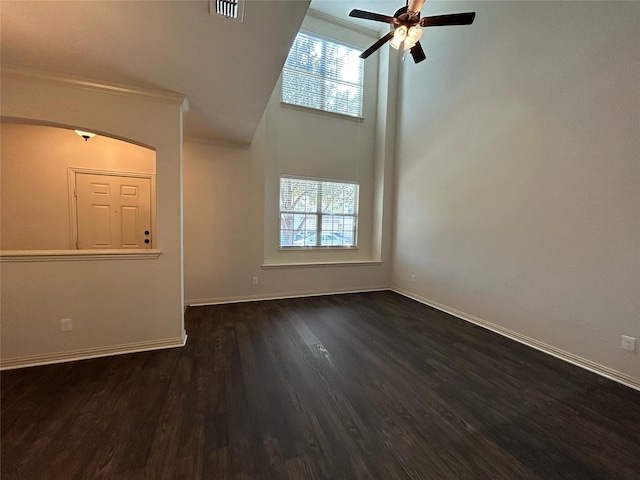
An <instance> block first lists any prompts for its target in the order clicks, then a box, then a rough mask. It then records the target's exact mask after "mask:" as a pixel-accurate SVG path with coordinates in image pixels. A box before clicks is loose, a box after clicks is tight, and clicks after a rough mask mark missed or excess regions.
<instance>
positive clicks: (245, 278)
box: [184, 11, 395, 303]
mask: <svg viewBox="0 0 640 480" xmlns="http://www.w3.org/2000/svg"><path fill="white" fill-rule="evenodd" d="M302 30H303V31H305V32H310V33H312V34H313V33H315V34H319V35H321V36H324V37H327V38H329V39H332V38H333V39H335V40H337V41H339V42H344V43H346V44H350V45H355V46H356V47H358V48H360V49H362V48H365V47H367V46H368V45H369V44H371V43H372V42H373V41H375V35H376V33H375V32H371V33H370V34H367V32H363V31H358V30H355V31H354V30H352V29H348V28H345V27H344V26H342V25H340V24H336V23H334V22H332V21H328V20H327V19H325V18H323V17H322V16H321V15H318V14H316V13H314V12H313V11H312V12H310V14H309V15H307V17H306V18H305V21H304V23H303V27H302ZM365 68H366V69H367V70H366V72H365V96H364V99H365V103H364V106H363V117H364V120H363V121H361V122H360V121H358V120H357V119H346V118H341V117H340V116H338V115H332V114H324V113H319V112H313V111H308V110H305V109H299V108H295V107H294V108H289V107H287V106H282V105H281V82H280V81H279V82H278V84H277V85H276V87H275V89H274V92H273V95H272V97H271V99H270V101H269V104H268V106H267V109H266V111H265V114H264V116H263V118H262V122H261V124H260V126H259V128H258V131H257V133H256V135H255V137H254V140H253V142H252V144H251V147H250V148H247V149H243V148H235V147H225V146H216V145H207V144H203V143H197V142H188V141H187V142H185V149H184V158H185V168H184V185H185V193H184V205H185V217H184V242H185V299H186V303H200V302H211V301H225V300H234V299H238V300H239V299H246V298H267V297H273V296H287V295H300V294H314V293H323V292H340V291H355V290H363V289H370V288H384V287H386V286H388V279H389V272H390V270H389V268H390V267H389V260H390V258H389V251H390V242H389V241H390V234H389V229H390V218H389V217H388V216H386V217H384V218H382V210H383V208H386V209H387V211H388V210H389V209H390V206H391V201H392V198H391V195H390V193H389V190H388V188H387V190H386V191H384V190H383V186H384V185H385V181H386V185H387V187H389V185H388V184H389V183H390V182H391V178H390V177H387V178H386V179H385V178H383V177H384V168H386V169H387V170H386V171H387V172H388V171H389V169H390V164H391V163H390V162H391V159H390V158H382V159H381V158H380V157H382V156H384V152H382V153H380V151H379V150H381V149H384V145H385V144H384V142H382V143H381V144H380V143H377V132H378V131H379V130H380V129H381V125H382V127H384V126H385V122H386V117H384V118H383V119H382V120H379V119H378V115H379V112H380V109H382V110H385V109H386V108H387V107H386V104H385V105H382V107H381V108H380V109H379V108H378V105H377V102H378V93H377V84H378V73H379V72H378V65H377V62H376V61H375V60H374V61H373V62H368V64H365ZM384 87H385V92H384V93H383V94H382V102H383V103H385V102H390V103H393V102H395V96H394V97H393V99H390V98H389V96H388V91H389V89H391V90H392V91H393V88H394V87H395V84H393V85H391V87H389V86H388V82H387V83H385V84H384ZM394 95H395V94H394ZM380 145H382V147H381V146H380ZM384 162H386V164H385V165H382V164H383V163H384ZM381 172H382V173H381ZM281 175H294V176H300V177H316V178H323V179H333V180H347V181H357V182H358V183H359V185H360V205H359V207H360V208H359V212H358V213H359V225H358V247H357V248H355V249H336V248H330V249H322V250H314V249H298V250H295V251H291V250H289V251H284V250H282V249H279V239H280V233H279V225H280V224H279V185H280V176H281ZM385 193H386V196H385ZM383 230H384V235H385V238H384V242H381V241H380V238H381V237H382V232H383ZM374 239H376V241H377V243H376V245H375V246H374ZM381 245H382V246H381ZM381 260H382V261H381ZM385 260H386V261H385ZM319 262H320V263H329V265H317V263H319ZM332 262H342V263H341V265H335V264H333V265H332V264H331V263H332ZM354 262H355V263H354ZM292 263H293V264H295V265H289V266H287V264H292ZM309 263H312V264H313V263H316V265H311V266H309V265H306V266H301V265H300V264H309ZM274 264H277V265H274ZM253 277H258V284H257V285H254V284H253Z"/></svg>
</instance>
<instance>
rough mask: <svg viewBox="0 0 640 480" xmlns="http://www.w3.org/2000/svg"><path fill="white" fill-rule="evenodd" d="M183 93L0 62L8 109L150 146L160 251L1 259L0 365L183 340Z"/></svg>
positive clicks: (20, 116) (11, 114)
mask: <svg viewBox="0 0 640 480" xmlns="http://www.w3.org/2000/svg"><path fill="white" fill-rule="evenodd" d="M182 102H183V97H181V96H179V95H175V94H167V93H164V92H160V93H156V92H151V91H144V92H141V91H135V90H126V89H122V88H119V89H112V88H110V87H109V86H100V85H99V84H97V83H86V82H83V81H77V80H76V79H69V78H62V77H59V76H55V75H49V74H44V73H41V72H28V71H25V70H23V69H16V68H11V67H7V66H3V68H2V114H3V116H4V117H6V118H7V119H10V120H18V121H22V122H33V123H43V124H51V125H59V126H65V127H70V128H74V127H75V128H82V129H84V130H88V131H93V132H96V133H98V134H104V135H107V136H111V137H114V138H119V139H123V140H130V141H132V142H134V143H137V144H140V145H146V146H148V147H151V148H154V149H155V150H156V173H157V183H156V188H157V237H156V238H157V248H158V249H159V250H161V251H162V254H161V255H160V257H159V258H158V259H149V260H127V259H118V260H101V261H86V260H74V261H61V260H56V259H51V258H47V259H46V260H47V261H30V262H21V261H10V262H6V261H5V259H2V263H1V265H0V266H1V269H2V271H1V280H0V282H1V283H0V290H1V292H0V293H1V319H2V331H1V334H2V343H1V346H2V366H15V365H23V364H27V363H35V362H40V361H51V360H61V359H67V358H73V357H74V356H84V355H92V354H101V353H105V352H111V353H113V352H117V351H125V350H128V349H135V348H154V347H160V346H168V345H179V344H181V343H182V340H183V318H182V316H183V301H182V299H183V297H182V229H181V223H182V195H181V194H182V190H181V189H182V178H181V173H182V168H181V158H182V112H181V104H182ZM2 133H3V135H5V134H6V132H5V131H3V132H2ZM3 153H4V152H3ZM6 180H7V179H4V178H3V182H4V181H6ZM9 181H11V180H10V179H9ZM62 318H72V319H73V324H74V329H73V331H72V332H68V333H63V332H61V330H60V319H62Z"/></svg>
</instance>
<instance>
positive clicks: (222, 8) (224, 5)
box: [209, 0, 244, 22]
mask: <svg viewBox="0 0 640 480" xmlns="http://www.w3.org/2000/svg"><path fill="white" fill-rule="evenodd" d="M209 13H210V14H211V15H214V14H215V15H222V16H223V17H225V18H230V19H231V20H236V21H238V22H242V20H243V17H244V0H209Z"/></svg>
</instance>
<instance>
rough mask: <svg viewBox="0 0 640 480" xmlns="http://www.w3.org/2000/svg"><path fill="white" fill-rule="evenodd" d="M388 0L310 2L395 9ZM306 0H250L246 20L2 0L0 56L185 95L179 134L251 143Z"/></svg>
mask: <svg viewBox="0 0 640 480" xmlns="http://www.w3.org/2000/svg"><path fill="white" fill-rule="evenodd" d="M403 3H404V2H402V1H390V0H366V1H365V0H356V1H348V0H313V3H312V8H314V9H316V10H319V11H322V12H324V13H327V14H329V15H332V16H334V17H337V18H340V19H343V20H350V21H353V22H354V23H357V24H359V25H361V26H365V27H368V28H370V29H380V30H381V31H382V30H383V29H385V28H387V29H388V26H387V25H386V24H382V23H377V22H370V21H365V20H359V19H349V17H348V14H349V11H350V10H351V9H352V8H360V9H363V10H371V11H374V12H378V13H385V14H392V13H393V12H394V11H395V10H396V9H397V8H399V7H400V6H402V5H403ZM308 6H309V0H246V7H245V14H244V22H243V23H240V22H236V21H231V20H228V19H225V18H223V17H220V16H218V15H210V14H209V4H208V1H207V0H161V1H150V0H126V1H114V0H96V1H89V0H62V1H55V0H45V1H26V0H2V4H1V8H2V16H1V24H0V31H1V43H2V51H1V54H2V63H5V64H12V65H18V66H22V67H30V68H36V69H39V70H45V71H50V72H55V73H62V74H67V75H73V76H80V77H85V78H90V79H95V80H101V81H104V82H108V83H117V84H124V85H130V86H134V87H146V88H153V89H159V90H167V91H172V92H177V93H180V94H183V95H186V96H187V97H188V98H189V104H190V110H189V111H188V112H187V113H186V114H185V118H184V133H185V138H191V139H199V140H203V141H210V142H218V143H227V144H238V145H249V144H250V143H251V140H252V138H253V135H254V133H255V131H256V129H257V126H258V123H259V121H260V118H261V117H262V114H263V112H264V109H265V107H266V105H267V102H268V100H269V97H270V95H271V93H272V91H273V88H274V86H275V84H276V81H277V78H278V76H279V74H280V71H281V70H282V65H283V64H284V61H285V59H286V56H287V53H288V50H289V47H290V45H291V43H292V41H293V38H294V37H295V34H296V33H297V31H298V30H299V28H300V25H301V23H302V20H303V18H304V15H305V13H306V12H307V9H308Z"/></svg>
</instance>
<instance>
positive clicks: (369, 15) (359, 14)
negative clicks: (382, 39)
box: [349, 8, 393, 23]
mask: <svg viewBox="0 0 640 480" xmlns="http://www.w3.org/2000/svg"><path fill="white" fill-rule="evenodd" d="M349 16H350V17H354V18H364V19H365V20H374V21H376V22H384V23H391V21H392V20H393V17H390V16H388V15H381V14H379V13H373V12H365V11H364V10H358V9H357V8H354V9H353V10H351V12H349Z"/></svg>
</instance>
